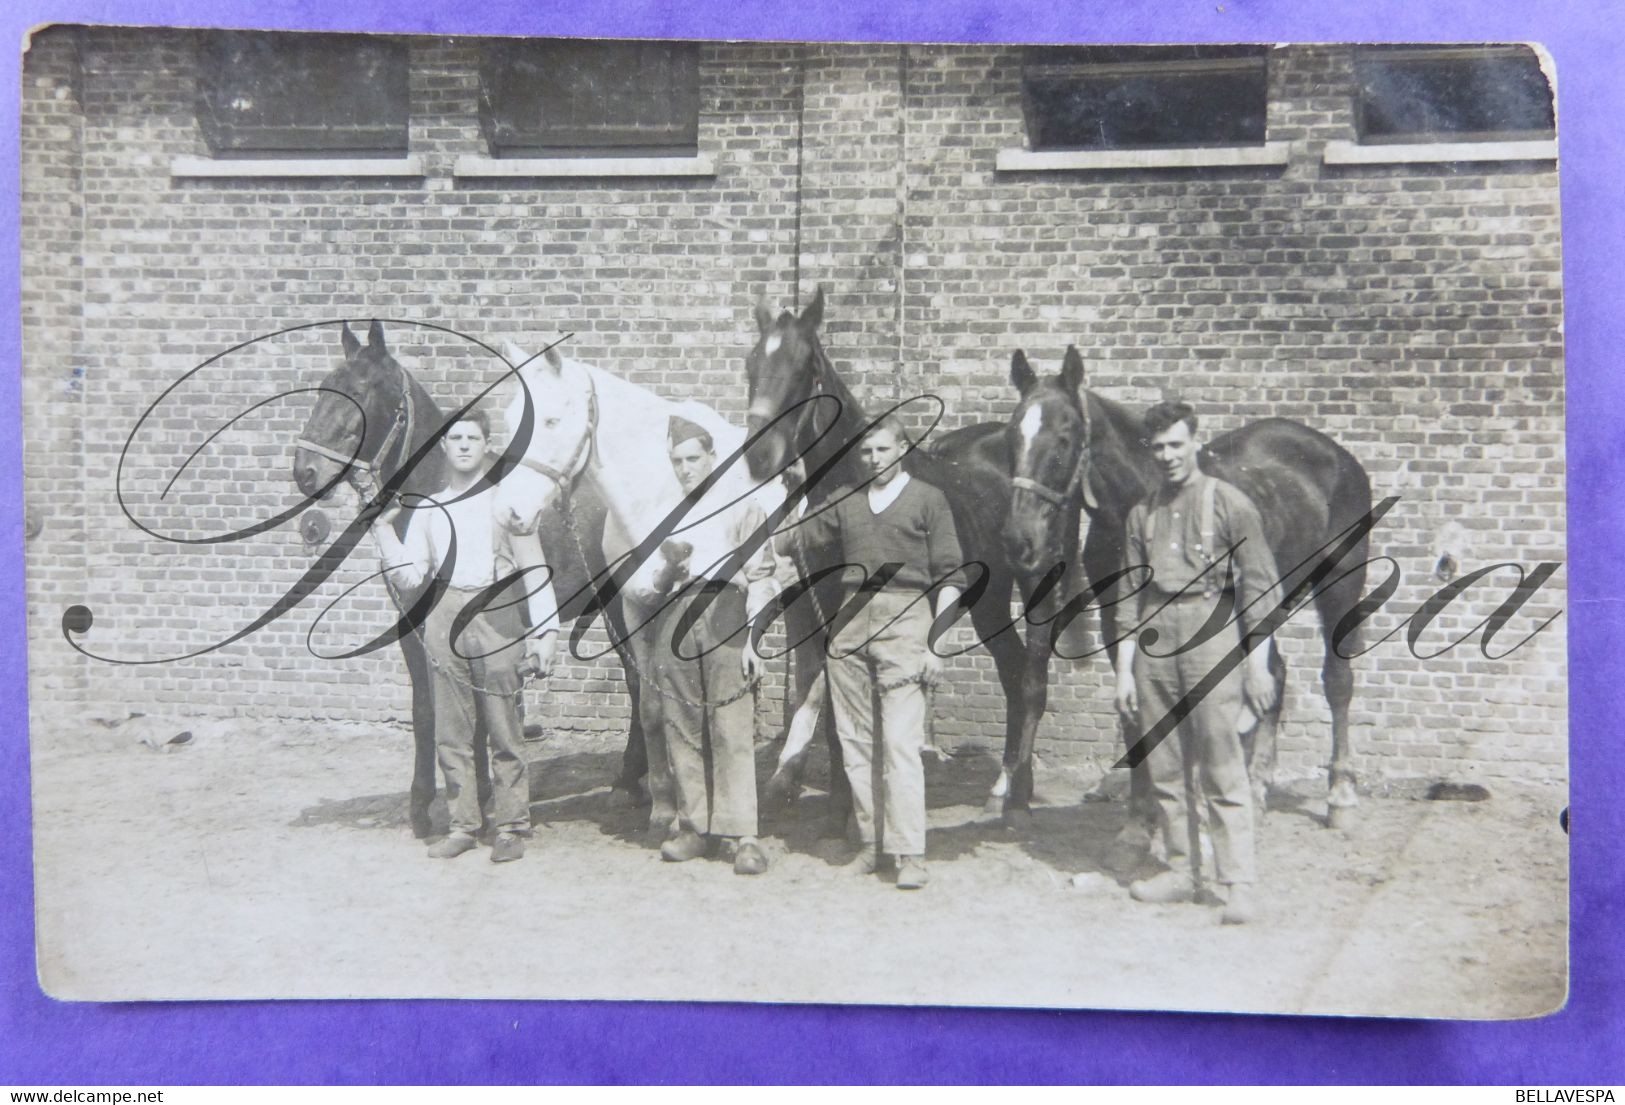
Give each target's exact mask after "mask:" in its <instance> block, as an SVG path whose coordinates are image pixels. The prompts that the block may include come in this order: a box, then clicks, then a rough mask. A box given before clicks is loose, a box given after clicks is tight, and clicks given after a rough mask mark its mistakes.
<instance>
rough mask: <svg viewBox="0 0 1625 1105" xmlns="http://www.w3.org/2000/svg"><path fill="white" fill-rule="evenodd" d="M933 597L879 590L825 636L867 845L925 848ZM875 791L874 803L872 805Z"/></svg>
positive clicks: (910, 851)
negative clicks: (876, 696) (926, 681)
mask: <svg viewBox="0 0 1625 1105" xmlns="http://www.w3.org/2000/svg"><path fill="white" fill-rule="evenodd" d="M930 629H931V606H930V599H929V598H928V597H926V596H925V595H921V594H919V593H917V592H887V591H882V592H880V593H879V594H877V595H875V596H874V597H873V598H872V599H870V600H869V602H868V605H866V606H865V607H864V608H863V609H862V610H861V611H859V612H858V614H857V615H856V616H855V617H853V618H852V619H851V621H849V622H848V623H847V624H846V625H844V626H842V627H841V628H840V630H839V632H837V633H836V635H835V637H834V639H833V640H832V641H831V643H830V649H829V651H830V659H829V674H830V684H831V689H832V690H833V692H834V695H833V698H834V706H835V734H836V736H837V737H838V738H839V739H840V742H841V759H842V761H843V762H844V764H845V766H846V777H847V780H848V781H849V782H850V783H851V784H852V810H853V813H854V814H855V815H856V817H857V822H858V836H859V838H860V839H861V840H862V841H863V843H864V844H866V845H874V844H876V843H877V842H878V843H879V844H880V846H881V848H882V849H883V850H885V851H887V852H891V853H893V854H896V855H900V856H918V855H924V854H925V765H924V763H922V762H921V760H920V754H921V751H922V750H923V749H924V747H925V689H924V687H923V686H922V685H921V683H920V676H921V674H922V672H923V671H924V667H925V656H926V647H927V645H926V639H927V634H928V633H929V632H930ZM876 687H881V688H884V689H883V690H882V691H881V693H880V719H879V720H880V734H879V739H880V742H881V744H882V746H883V747H882V754H881V756H880V758H879V760H878V762H877V760H876V757H875V740H876V734H875V720H876V719H875V716H874V713H875V712H874V703H873V699H872V697H871V696H872V695H873V693H874V689H875V688H876ZM877 797H878V798H879V803H878V805H879V809H878V810H877V801H876V799H877Z"/></svg>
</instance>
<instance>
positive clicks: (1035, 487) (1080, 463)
mask: <svg viewBox="0 0 1625 1105" xmlns="http://www.w3.org/2000/svg"><path fill="white" fill-rule="evenodd" d="M1088 463H1089V409H1088V407H1085V408H1084V410H1083V443H1082V444H1081V445H1079V446H1078V460H1077V463H1076V464H1074V465H1073V466H1072V474H1071V475H1070V476H1068V477H1067V480H1066V484H1065V485H1064V486H1065V488H1066V489H1065V490H1064V491H1056V490H1055V489H1054V488H1052V487H1046V486H1045V485H1044V484H1042V483H1039V482H1038V481H1037V480H1035V479H1032V478H1030V477H1028V476H1012V477H1010V486H1011V487H1014V488H1016V489H1017V490H1020V491H1030V492H1032V493H1033V494H1034V495H1037V496H1038V497H1039V498H1040V499H1042V500H1044V501H1045V502H1046V503H1049V504H1050V506H1052V507H1055V508H1056V509H1060V508H1061V507H1064V506H1066V504H1067V500H1068V499H1070V498H1071V497H1072V489H1073V488H1074V487H1076V486H1078V484H1079V483H1080V482H1081V481H1082V480H1083V470H1084V468H1085V467H1087V466H1088ZM1083 493H1084V497H1085V498H1086V499H1087V498H1088V488H1084V489H1083Z"/></svg>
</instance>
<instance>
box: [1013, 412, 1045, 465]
mask: <svg viewBox="0 0 1625 1105" xmlns="http://www.w3.org/2000/svg"><path fill="white" fill-rule="evenodd" d="M1043 428H1044V408H1043V407H1042V406H1041V405H1039V404H1038V403H1034V404H1033V405H1032V406H1030V407H1028V408H1027V413H1026V414H1024V415H1022V416H1021V423H1020V425H1019V426H1017V427H1016V432H1017V433H1019V434H1020V435H1021V452H1022V455H1023V456H1026V455H1028V454H1030V453H1031V452H1032V451H1033V442H1034V441H1036V440H1038V431H1039V430H1041V429H1043ZM1018 463H1019V462H1018Z"/></svg>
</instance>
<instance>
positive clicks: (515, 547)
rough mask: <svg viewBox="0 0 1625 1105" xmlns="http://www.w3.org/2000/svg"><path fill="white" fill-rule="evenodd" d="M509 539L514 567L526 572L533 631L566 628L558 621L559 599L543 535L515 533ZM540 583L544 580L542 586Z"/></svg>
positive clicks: (527, 600)
mask: <svg viewBox="0 0 1625 1105" xmlns="http://www.w3.org/2000/svg"><path fill="white" fill-rule="evenodd" d="M508 540H509V542H510V550H511V551H512V553H513V559H514V566H515V567H518V568H523V569H526V574H525V580H524V586H525V587H526V588H527V593H526V595H525V609H526V612H527V613H528V614H529V615H530V626H531V628H532V629H533V630H536V631H537V632H539V633H545V632H547V631H548V630H554V631H557V630H560V629H562V626H560V624H559V620H558V614H559V604H558V599H557V597H556V595H555V593H554V591H553V573H552V571H551V570H550V569H549V568H548V564H547V554H546V553H545V552H544V551H543V550H542V538H541V535H540V533H539V532H535V531H533V532H531V533H527V534H521V533H515V534H511V535H509V537H508ZM532 569H533V570H532ZM538 580H541V581H542V582H541V583H540V585H538V583H537V581H538Z"/></svg>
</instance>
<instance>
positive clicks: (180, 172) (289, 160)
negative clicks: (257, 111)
mask: <svg viewBox="0 0 1625 1105" xmlns="http://www.w3.org/2000/svg"><path fill="white" fill-rule="evenodd" d="M169 175H170V176H171V177H238V178H253V177H335V176H338V177H387V176H393V177H406V176H422V175H423V163H422V161H421V160H419V159H418V157H417V156H415V155H413V156H410V157H286V158H284V157H256V158H229V159H226V158H222V159H216V158H212V157H177V158H175V159H174V160H173V161H171V162H170V163H169Z"/></svg>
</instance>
